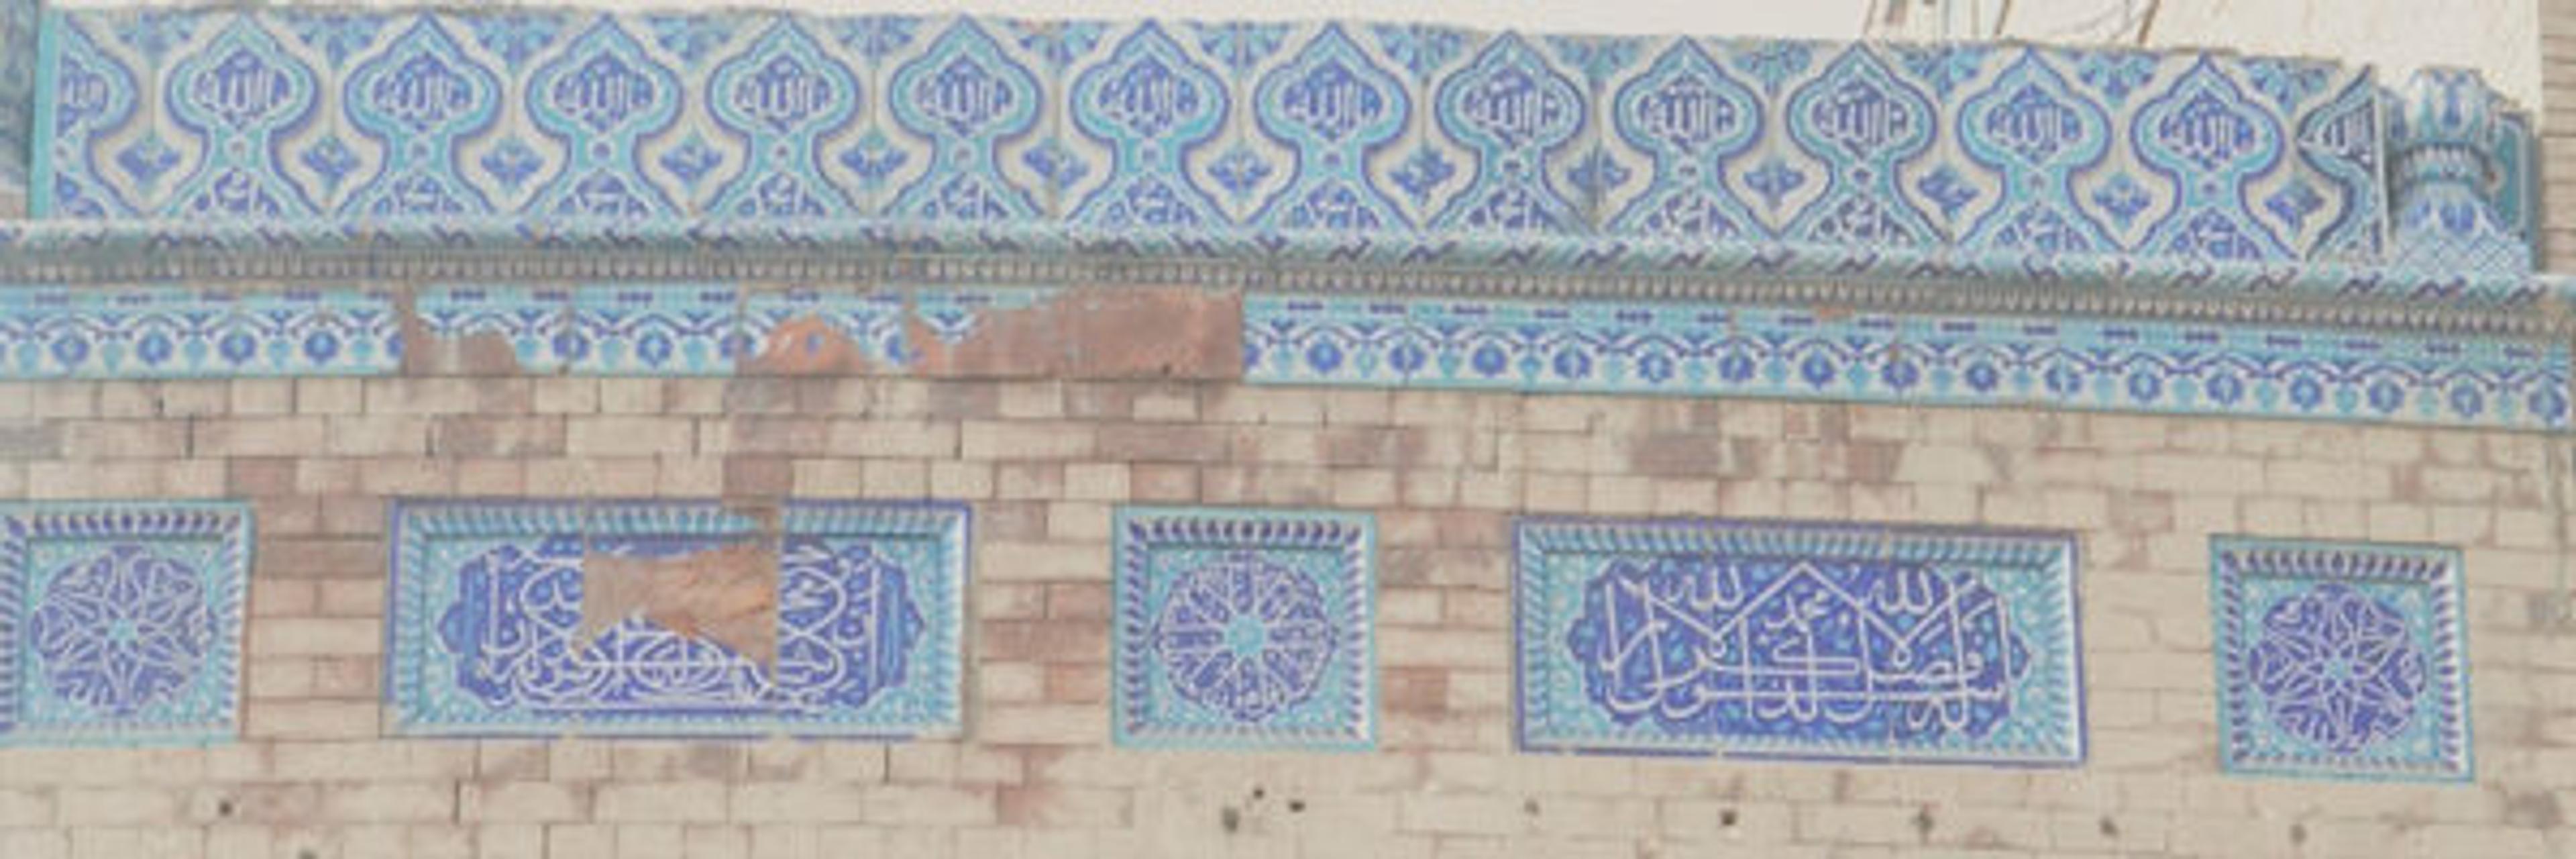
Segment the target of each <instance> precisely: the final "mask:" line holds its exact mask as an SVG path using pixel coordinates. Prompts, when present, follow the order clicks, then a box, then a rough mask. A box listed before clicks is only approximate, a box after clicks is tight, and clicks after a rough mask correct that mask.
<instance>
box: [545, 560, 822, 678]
mask: <svg viewBox="0 0 2576 859" xmlns="http://www.w3.org/2000/svg"><path fill="white" fill-rule="evenodd" d="M582 568H583V570H584V572H585V575H584V576H583V582H582V599H581V629H580V630H579V631H578V632H577V633H575V634H574V636H573V640H574V641H575V642H576V643H578V644H581V645H584V646H587V645H590V644H593V643H596V642H597V641H598V640H599V639H600V638H601V637H602V636H604V635H607V634H608V633H609V632H610V631H611V630H612V629H613V628H614V627H616V626H617V625H618V624H621V623H625V622H626V621H629V620H641V621H643V622H644V623H646V624H649V625H652V626H658V627H661V628H663V629H667V630H670V631H672V632H674V633H678V634H679V635H680V637H682V638H694V639H700V640H703V641H706V642H708V643H710V644H714V645H716V646H719V647H722V648H724V649H726V650H730V651H732V652H734V653H735V654H737V655H740V656H742V657H743V658H745V659H749V660H751V661H752V662H753V663H756V664H759V665H763V666H770V665H775V664H776V663H777V661H778V586H779V578H778V545H777V543H776V542H775V541H774V540H772V539H760V538H758V537H755V538H753V539H747V540H742V541H738V542H729V543H724V544H720V545H717V546H713V547H708V548H699V549H693V550H691V551H687V552H682V553H679V554H675V555H670V556H667V557H657V556H653V555H632V554H618V553H615V552H608V551H585V552H584V553H583V554H582Z"/></svg>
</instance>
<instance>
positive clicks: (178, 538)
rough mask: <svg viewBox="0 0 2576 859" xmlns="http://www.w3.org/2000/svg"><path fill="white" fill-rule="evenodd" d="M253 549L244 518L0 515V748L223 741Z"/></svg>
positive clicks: (98, 509)
mask: <svg viewBox="0 0 2576 859" xmlns="http://www.w3.org/2000/svg"><path fill="white" fill-rule="evenodd" d="M250 548H251V514H250V511H249V509H248V508H246V507H244V506H243V505H240V504H232V503H185V502H56V503H35V504H12V505H6V506H0V746H11V745H78V744H105V745H132V744H162V743H211V742H216V741H221V740H227V739H230V738H231V737H232V736H233V735H234V733H235V732H236V729H237V728H238V726H239V724H240V699H241V653H242V617H243V611H244V606H245V605H246V604H247V599H246V597H245V595H244V592H245V590H246V589H247V588H248V587H249V581H250Z"/></svg>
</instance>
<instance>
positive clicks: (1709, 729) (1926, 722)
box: [1565, 555, 2032, 741]
mask: <svg viewBox="0 0 2576 859" xmlns="http://www.w3.org/2000/svg"><path fill="white" fill-rule="evenodd" d="M1565 644H1566V646H1567V648H1568V649H1569V650H1570V651H1571V654H1572V656H1573V660H1574V663H1575V664H1576V665H1577V666H1579V668H1580V670H1581V673H1582V678H1583V685H1584V690H1585V692H1586V693H1587V694H1588V696H1589V698H1590V701H1591V703H1592V704H1593V706H1595V707H1597V708H1599V709H1600V710H1601V711H1603V712H1605V713H1607V714H1608V715H1609V716H1610V717H1611V718H1612V719H1614V720H1616V721H1617V722H1618V723H1620V724H1622V725H1632V724H1637V723H1640V722H1643V721H1647V720H1651V721H1652V723H1653V724H1655V725H1656V726H1659V727H1661V728H1663V729H1665V730H1668V731H1673V732H1678V733H1686V734H1694V735H1714V736H1721V737H1744V736H1752V737H1796V738H1801V739H1811V740H1880V741H1885V740H1909V741H1911V740H1924V739H1937V738H1942V737H1955V736H1966V737H1983V736H1986V735H1988V734H1989V733H1991V732H1992V731H1993V730H1994V729H1995V727H1996V726H1997V725H1999V724H2001V723H2003V722H2004V721H2005V720H2006V719H2007V718H2008V717H2010V716H2011V715H2012V711H2013V709H2014V703H2015V701H2014V690H2015V688H2016V685H2017V683H2018V681H2020V680H2021V679H2022V677H2023V676H2025V675H2026V674H2027V673H2028V671H2029V669H2030V665H2031V663H2032V659H2031V656H2030V653H2029V649H2028V645H2027V644H2026V643H2025V642H2024V640H2023V637H2022V635H2021V634H2020V633H2019V632H2018V631H2017V630H2016V629H2015V628H2014V624H2013V613H2012V610H2011V608H2010V606H2008V605H2006V604H2005V602H2004V600H2003V599H2002V598H2001V597H2000V596H1999V595H1998V594H1997V593H1996V592H1995V591H1994V590H1993V589H1992V588H1990V587H1988V586H1987V585H1986V584H1985V583H1984V582H1982V581H1980V579H1979V578H1978V576H1977V574H1976V573H1974V572H1971V571H1966V570H1954V569H1940V568H1936V567H1934V566H1932V565H1925V564H1908V563H1888V562H1872V561H1843V560H1828V559H1803V558H1801V559H1783V558H1734V557H1720V556H1708V555H1700V556H1662V557H1650V558H1634V557H1622V558H1616V559H1613V560H1610V561H1608V562H1607V563H1606V564H1604V565H1603V567H1602V568H1601V571H1600V573H1599V574H1598V575H1596V576H1593V577H1592V578H1591V579H1590V580H1589V581H1588V582H1587V583H1586V584H1585V585H1584V586H1583V590H1582V610H1581V613H1580V614H1579V615H1578V616H1577V617H1576V618H1575V620H1574V623H1573V626H1572V629H1571V630H1570V631H1569V632H1568V633H1567V635H1566V638H1565Z"/></svg>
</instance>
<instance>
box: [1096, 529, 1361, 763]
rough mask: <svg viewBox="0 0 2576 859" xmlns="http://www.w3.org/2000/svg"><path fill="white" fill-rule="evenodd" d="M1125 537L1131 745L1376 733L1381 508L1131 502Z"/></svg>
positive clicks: (1346, 739)
mask: <svg viewBox="0 0 2576 859" xmlns="http://www.w3.org/2000/svg"><path fill="white" fill-rule="evenodd" d="M1116 541H1117V562H1116V563H1117V572H1116V584H1115V587H1114V590H1115V594H1114V596H1113V599H1114V600H1115V601H1116V605H1117V620H1116V626H1115V627H1114V630H1113V634H1112V636H1111V638H1112V642H1113V643H1112V646H1111V647H1112V651H1113V659H1114V661H1113V663H1112V666H1111V674H1112V681H1113V682H1112V686H1113V688H1114V690H1115V692H1114V697H1115V699H1116V701H1115V704H1114V705H1113V709H1114V711H1115V715H1114V716H1113V718H1114V720H1115V725H1116V735H1117V742H1118V744H1119V745H1122V746H1140V747H1181V748H1216V749H1300V750H1348V749H1365V748H1369V747H1372V746H1374V745H1376V743H1377V715H1376V700H1377V678H1376V671H1377V668H1376V664H1377V660H1376V655H1375V643H1374V637H1373V633H1372V628H1373V627H1374V619H1375V617H1376V604H1377V601H1376V590H1377V581H1376V573H1375V566H1376V562H1375V554H1376V542H1377V539H1376V524H1375V521H1374V520H1373V519H1371V518H1370V517H1368V516H1367V515H1364V514H1350V513H1327V512H1319V511H1291V510H1261V509H1248V508H1205V507H1199V508H1162V507H1125V508H1121V509H1120V510H1119V511H1118V516H1117V523H1116Z"/></svg>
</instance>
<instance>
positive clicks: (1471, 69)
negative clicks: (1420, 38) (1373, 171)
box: [1395, 33, 1592, 233]
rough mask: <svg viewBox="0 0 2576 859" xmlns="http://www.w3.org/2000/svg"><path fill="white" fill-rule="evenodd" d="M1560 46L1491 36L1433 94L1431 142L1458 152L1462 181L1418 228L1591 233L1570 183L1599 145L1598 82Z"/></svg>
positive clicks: (1428, 91) (1429, 91) (1442, 195)
mask: <svg viewBox="0 0 2576 859" xmlns="http://www.w3.org/2000/svg"><path fill="white" fill-rule="evenodd" d="M1561 44H1562V43H1560V42H1556V41H1551V40H1546V39H1536V38H1531V37H1527V36H1523V35H1521V34H1518V33H1497V34H1493V35H1491V36H1488V37H1484V38H1481V39H1478V40H1476V42H1475V43H1473V44H1472V45H1471V46H1470V47H1469V48H1468V49H1467V50H1466V51H1464V52H1462V54H1461V55H1460V57H1459V58H1458V61H1457V65H1456V66H1455V67H1453V68H1443V69H1442V70H1441V72H1442V73H1441V74H1440V76H1439V80H1438V83H1437V85H1436V86H1426V87H1425V89H1424V96H1423V103H1424V104H1426V105H1428V106H1429V107H1430V117H1431V120H1432V121H1431V122H1429V123H1427V124H1426V125H1425V127H1424V129H1423V132H1424V138H1425V139H1436V140H1438V141H1439V143H1440V147H1441V148H1444V149H1446V150H1447V151H1449V152H1454V153H1458V155H1459V162H1460V163H1459V165H1458V167H1457V168H1456V170H1457V172H1458V178H1459V180H1460V181H1459V182H1458V183H1457V184H1456V185H1454V186H1453V187H1449V188H1446V189H1443V190H1442V191H1441V192H1439V193H1437V194H1436V195H1435V196H1434V197H1433V199H1435V200H1437V203H1436V208H1431V207H1426V208H1425V210H1424V212H1423V213H1422V214H1421V215H1419V216H1417V217H1418V219H1419V222H1420V223H1422V224H1423V225H1424V226H1426V227H1429V228H1432V229H1443V230H1457V231H1462V232H1484V233H1492V232H1501V233H1520V232H1540V233H1584V232H1590V231H1591V226H1592V225H1591V210H1590V207H1589V206H1588V205H1586V202H1587V201H1586V199H1585V197H1584V195H1583V193H1582V191H1581V189H1579V188H1577V187H1576V186H1575V185H1574V183H1573V182H1572V181H1570V179H1569V178H1568V176H1567V175H1566V173H1567V172H1568V171H1569V168H1570V166H1571V165H1572V164H1573V162H1574V160H1575V158H1576V157H1577V153H1579V152H1581V151H1582V150H1583V149H1585V148H1586V144H1588V143H1589V142H1590V141H1591V140H1592V135H1591V131H1592V116H1591V113H1592V108H1591V95H1592V87H1591V80H1590V75H1588V74H1587V73H1586V72H1585V71H1584V70H1583V69H1581V68H1577V67H1572V66H1571V65H1570V64H1569V63H1568V62H1567V58H1566V57H1565V56H1563V55H1562V53H1561V52H1560V50H1559V45H1561ZM1395 175H1397V176H1399V177H1400V176H1403V175H1405V174H1404V173H1403V172H1402V171H1399V172H1398V173H1397V174H1395ZM1398 184H1399V185H1403V184H1406V183H1403V182H1401V181H1399V183H1398Z"/></svg>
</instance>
